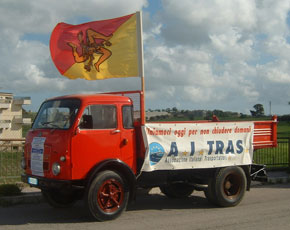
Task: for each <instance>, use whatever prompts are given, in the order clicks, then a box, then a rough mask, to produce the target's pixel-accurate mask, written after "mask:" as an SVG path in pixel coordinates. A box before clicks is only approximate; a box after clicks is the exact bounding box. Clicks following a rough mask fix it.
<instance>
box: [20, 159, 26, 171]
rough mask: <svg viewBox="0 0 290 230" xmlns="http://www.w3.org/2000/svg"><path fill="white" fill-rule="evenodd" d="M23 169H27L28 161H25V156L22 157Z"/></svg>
mask: <svg viewBox="0 0 290 230" xmlns="http://www.w3.org/2000/svg"><path fill="white" fill-rule="evenodd" d="M21 168H22V169H23V170H25V169H26V161H25V158H24V156H22V158H21Z"/></svg>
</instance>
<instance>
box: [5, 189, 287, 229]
mask: <svg viewBox="0 0 290 230" xmlns="http://www.w3.org/2000/svg"><path fill="white" fill-rule="evenodd" d="M4 229H5V230H18V229H20V230H21V229H25V230H30V229H32V230H34V229H35V230H45V229H49V230H63V229H69V230H79V229H84V230H90V229H94V230H95V229H98V230H102V229H106V230H108V229H109V230H111V229H112V230H113V229H118V230H121V229H126V230H130V229H132V230H136V229H138V230H139V229H146V230H153V229H158V230H161V229H166V230H169V229H175V230H179V229H191V230H192V229H207V230H210V229H214V230H218V229H222V230H227V229H231V230H232V229H243V230H247V229H263V230H267V229H271V230H272V229H279V230H284V229H285V230H286V229H287V230H289V229H290V184H281V185H263V186H262V185H256V186H254V187H253V188H252V189H251V191H250V192H247V193H246V196H245V198H244V200H243V201H242V203H241V204H240V205H239V206H237V207H234V208H216V207H215V206H212V205H210V204H209V203H208V202H207V200H206V199H205V197H204V195H203V193H202V192H194V193H193V195H192V196H191V197H189V198H187V199H182V200H172V199H168V198H166V197H165V196H163V195H162V194H156V193H155V194H151V195H142V196H139V197H138V198H137V201H136V202H135V203H134V204H131V205H130V206H129V207H128V210H127V211H126V212H125V213H124V214H123V215H122V216H121V217H120V218H119V219H117V220H114V221H110V222H103V223H100V222H93V221H91V220H90V219H89V218H88V216H87V214H86V210H85V208H84V205H83V203H82V202H79V203H77V204H76V205H75V206H74V207H73V208H70V209H62V210H59V209H53V208H51V207H49V206H48V205H47V204H46V203H40V204H31V205H18V206H12V207H6V208H3V207H1V208H0V230H4Z"/></svg>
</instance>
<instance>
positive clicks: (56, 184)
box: [21, 174, 83, 189]
mask: <svg viewBox="0 0 290 230" xmlns="http://www.w3.org/2000/svg"><path fill="white" fill-rule="evenodd" d="M21 180H22V181H23V182H24V183H27V184H29V185H30V186H32V187H36V188H40V189H51V188H56V189H63V188H68V189H71V188H83V185H82V182H81V181H70V180H55V179H48V178H44V177H39V176H34V175H27V174H22V175H21Z"/></svg>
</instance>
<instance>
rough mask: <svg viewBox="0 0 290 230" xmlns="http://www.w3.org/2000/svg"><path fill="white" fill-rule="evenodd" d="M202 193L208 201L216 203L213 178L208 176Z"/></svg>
mask: <svg viewBox="0 0 290 230" xmlns="http://www.w3.org/2000/svg"><path fill="white" fill-rule="evenodd" d="M204 195H205V197H206V198H207V200H208V202H210V203H211V204H214V205H217V199H216V190H215V178H210V179H209V181H208V187H207V188H206V189H205V190H204Z"/></svg>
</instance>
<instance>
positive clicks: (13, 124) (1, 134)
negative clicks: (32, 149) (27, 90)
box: [0, 92, 31, 140]
mask: <svg viewBox="0 0 290 230" xmlns="http://www.w3.org/2000/svg"><path fill="white" fill-rule="evenodd" d="M30 104H31V99H30V97H13V94H12V93H1V92H0V139H2V140H3V139H21V138H23V136H22V125H24V124H31V119H30V118H23V117H22V105H30Z"/></svg>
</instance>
